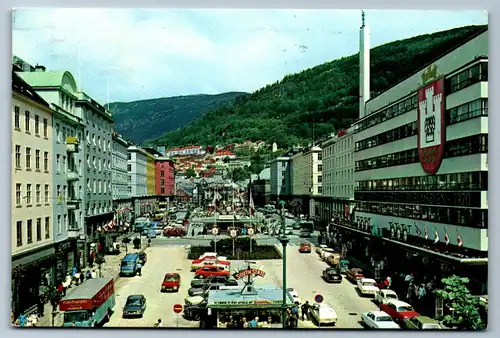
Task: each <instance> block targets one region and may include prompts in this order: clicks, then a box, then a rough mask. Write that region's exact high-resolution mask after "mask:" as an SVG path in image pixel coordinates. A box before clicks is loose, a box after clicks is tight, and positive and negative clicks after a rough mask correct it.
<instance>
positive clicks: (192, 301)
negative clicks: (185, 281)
mask: <svg viewBox="0 0 500 338" xmlns="http://www.w3.org/2000/svg"><path fill="white" fill-rule="evenodd" d="M205 296H206V293H204V294H203V295H201V296H192V297H187V298H186V299H184V304H185V305H198V304H200V303H201V302H203V300H205V298H206V297H205Z"/></svg>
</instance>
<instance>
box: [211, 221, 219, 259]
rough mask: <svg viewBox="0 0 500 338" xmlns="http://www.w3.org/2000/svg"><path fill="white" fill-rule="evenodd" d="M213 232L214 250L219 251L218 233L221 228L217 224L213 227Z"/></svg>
mask: <svg viewBox="0 0 500 338" xmlns="http://www.w3.org/2000/svg"><path fill="white" fill-rule="evenodd" d="M212 234H213V235H214V251H215V253H217V235H218V234H219V228H217V224H216V225H214V227H213V228H212Z"/></svg>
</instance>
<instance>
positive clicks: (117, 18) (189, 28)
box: [12, 8, 488, 103]
mask: <svg viewBox="0 0 500 338" xmlns="http://www.w3.org/2000/svg"><path fill="white" fill-rule="evenodd" d="M487 21H488V15H487V13H486V12H484V11H387V10H384V11H374V10H368V11H366V23H367V25H369V26H370V29H371V35H372V47H375V46H378V45H381V44H384V43H387V42H390V41H394V40H399V39H404V38H408V37H411V36H415V35H420V34H425V33H432V32H436V31H441V30H446V29H450V28H454V27H460V26H466V25H477V24H487ZM360 23H361V12H360V11H359V10H325V9H321V10H264V9H262V10H220V9H218V10H215V9H214V10H187V9H186V10H174V9H147V10H140V9H41V8H40V9H16V10H15V11H14V12H13V26H12V27H13V35H12V39H13V47H12V48H13V50H12V53H13V54H14V55H17V56H19V57H21V58H22V59H24V60H26V61H27V62H29V63H31V64H37V63H38V64H42V65H44V66H46V67H47V69H48V70H69V71H71V72H72V73H73V75H74V76H75V79H77V81H79V83H80V86H81V88H83V90H84V91H86V92H87V93H88V94H89V95H91V96H93V97H94V98H96V99H97V100H98V101H100V102H101V103H106V102H107V100H108V94H107V93H109V100H110V101H111V102H115V101H134V100H140V99H148V98H157V97H168V96H177V95H189V94H200V93H206V94H217V93H222V92H227V91H245V92H252V91H255V90H257V89H259V88H260V87H263V86H265V85H266V84H269V83H273V82H275V81H277V80H280V79H281V78H282V77H283V76H284V75H286V74H291V73H296V72H299V71H301V70H304V69H307V68H310V67H314V66H316V65H319V64H321V63H323V62H326V61H331V60H334V59H336V58H339V57H342V56H348V55H352V54H354V53H356V52H357V51H358V30H359V26H360ZM107 88H109V90H107Z"/></svg>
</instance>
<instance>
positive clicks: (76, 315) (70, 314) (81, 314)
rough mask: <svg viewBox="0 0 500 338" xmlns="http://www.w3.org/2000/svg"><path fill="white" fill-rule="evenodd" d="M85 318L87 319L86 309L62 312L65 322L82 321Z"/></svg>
mask: <svg viewBox="0 0 500 338" xmlns="http://www.w3.org/2000/svg"><path fill="white" fill-rule="evenodd" d="M87 319H88V314H87V312H86V311H67V312H64V322H65V323H77V322H84V321H86V320H87Z"/></svg>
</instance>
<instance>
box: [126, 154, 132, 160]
mask: <svg viewBox="0 0 500 338" xmlns="http://www.w3.org/2000/svg"><path fill="white" fill-rule="evenodd" d="M127 159H128V160H129V161H130V160H132V153H127Z"/></svg>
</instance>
